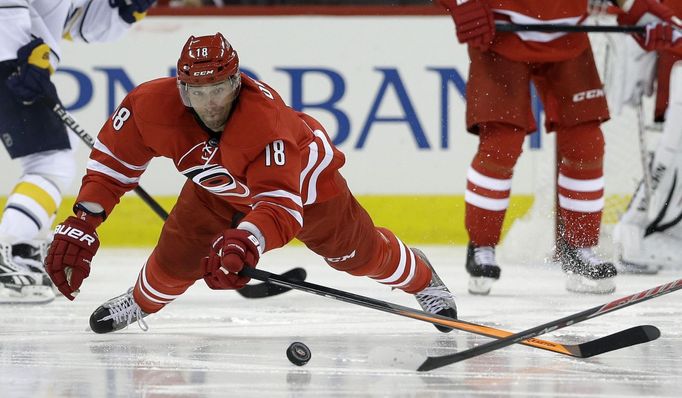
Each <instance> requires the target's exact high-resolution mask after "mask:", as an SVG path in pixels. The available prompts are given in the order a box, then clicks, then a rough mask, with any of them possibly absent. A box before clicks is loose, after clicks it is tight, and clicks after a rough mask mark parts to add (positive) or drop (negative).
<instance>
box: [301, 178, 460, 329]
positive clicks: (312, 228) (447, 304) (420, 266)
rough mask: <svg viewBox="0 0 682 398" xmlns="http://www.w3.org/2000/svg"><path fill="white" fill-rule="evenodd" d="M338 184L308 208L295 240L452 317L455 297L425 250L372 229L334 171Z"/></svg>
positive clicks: (334, 264) (383, 230) (347, 269)
mask: <svg viewBox="0 0 682 398" xmlns="http://www.w3.org/2000/svg"><path fill="white" fill-rule="evenodd" d="M336 182H337V186H338V187H339V191H340V192H339V194H338V195H337V196H335V197H334V198H332V199H330V200H328V201H325V202H322V203H317V204H313V205H310V206H306V208H305V223H304V226H303V229H301V231H300V232H299V234H298V235H297V238H298V239H299V240H301V241H302V242H303V243H305V245H306V246H307V247H308V248H310V249H311V250H312V251H314V252H315V253H317V254H319V255H321V256H322V257H324V259H325V261H326V262H327V264H329V265H330V266H331V267H333V268H335V269H337V270H339V271H344V272H347V273H349V274H351V275H356V276H368V277H370V278H372V279H374V280H375V281H377V282H379V283H382V284H384V285H386V286H390V287H392V288H396V289H401V290H403V291H405V292H406V293H410V294H414V295H415V298H416V299H417V301H418V302H419V304H420V305H421V306H422V308H424V310H425V311H429V312H431V313H437V314H440V315H444V316H448V317H452V318H456V317H457V307H456V305H455V300H454V297H453V295H452V294H451V293H450V291H449V290H448V289H447V287H446V286H445V284H444V283H443V281H442V280H441V279H440V278H439V277H438V275H437V274H436V273H435V270H434V269H433V267H432V266H431V264H430V263H429V261H428V260H427V258H426V256H425V255H424V253H422V252H421V251H419V250H417V249H410V248H409V247H407V246H406V245H405V244H404V243H403V242H402V241H401V240H400V239H399V238H398V237H397V236H395V234H393V232H391V231H389V230H388V229H386V228H381V227H375V226H374V223H373V222H372V219H371V218H370V216H369V214H367V212H366V211H365V210H364V209H363V208H362V207H361V206H360V204H359V203H358V202H357V201H356V200H355V198H354V197H353V195H352V194H351V192H350V191H349V190H348V187H347V186H346V182H345V180H344V179H343V177H341V176H340V175H337V179H336ZM439 330H441V331H443V332H449V331H450V329H449V328H439Z"/></svg>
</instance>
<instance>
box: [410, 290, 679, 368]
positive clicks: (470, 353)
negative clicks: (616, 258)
mask: <svg viewBox="0 0 682 398" xmlns="http://www.w3.org/2000/svg"><path fill="white" fill-rule="evenodd" d="M678 289H682V279H678V280H676V281H673V282H669V283H666V284H664V285H661V286H657V287H654V288H652V289H648V290H644V291H642V292H639V293H635V294H632V295H630V296H627V297H623V298H620V299H618V300H614V301H612V302H610V303H607V304H604V305H600V306H597V307H594V308H590V309H589V310H586V311H582V312H579V313H577V314H573V315H569V316H566V317H563V318H561V319H557V320H555V321H552V322H548V323H545V324H543V325H540V326H536V327H534V328H530V329H528V330H524V331H523V332H519V333H516V334H513V335H511V336H508V337H505V338H503V339H500V340H496V341H492V342H490V343H486V344H482V345H480V346H477V347H474V348H471V349H469V350H466V351H462V352H458V353H455V354H450V355H443V356H438V357H428V358H427V359H426V361H424V363H422V364H421V366H420V367H419V368H418V369H417V370H418V371H427V370H433V369H437V368H440V367H443V366H447V365H450V364H453V363H456V362H459V361H463V360H465V359H469V358H473V357H475V356H478V355H482V354H485V353H488V352H490V351H494V350H499V349H500V348H504V347H507V346H510V345H512V344H515V343H520V342H522V341H524V340H526V339H529V338H534V337H536V336H540V335H542V334H545V333H549V332H552V331H554V330H558V329H561V328H564V327H566V326H570V325H574V324H576V323H579V322H582V321H585V320H587V319H591V318H595V317H598V316H600V315H604V314H607V313H609V312H612V311H616V310H619V309H622V308H625V307H629V306H631V305H634V304H638V303H641V302H643V301H646V300H650V299H652V298H655V297H658V296H662V295H664V294H668V293H672V292H674V291H676V290H678Z"/></svg>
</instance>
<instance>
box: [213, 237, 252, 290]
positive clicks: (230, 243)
mask: <svg viewBox="0 0 682 398" xmlns="http://www.w3.org/2000/svg"><path fill="white" fill-rule="evenodd" d="M259 246H260V243H259V242H258V239H256V237H255V236H253V235H252V234H251V233H250V232H248V231H244V230H241V229H228V230H227V231H225V232H223V233H222V234H220V235H219V236H217V237H216V239H214V241H213V245H212V246H211V252H210V253H209V255H208V257H204V259H203V261H202V266H203V267H204V281H206V284H207V285H208V287H210V288H211V289H215V290H221V289H241V288H243V287H244V286H245V285H246V284H247V283H248V282H249V281H250V280H251V278H249V277H246V276H239V275H238V273H239V271H241V270H242V269H243V268H244V267H245V266H248V267H253V268H255V267H256V264H258V259H260V251H259Z"/></svg>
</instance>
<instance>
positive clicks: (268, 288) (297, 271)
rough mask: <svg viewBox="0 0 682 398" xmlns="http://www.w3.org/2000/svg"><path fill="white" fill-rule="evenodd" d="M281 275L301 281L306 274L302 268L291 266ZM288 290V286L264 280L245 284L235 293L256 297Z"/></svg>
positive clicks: (273, 294) (269, 295)
mask: <svg viewBox="0 0 682 398" xmlns="http://www.w3.org/2000/svg"><path fill="white" fill-rule="evenodd" d="M281 276H283V277H285V278H288V279H291V280H295V281H299V282H303V281H304V280H305V278H306V277H307V276H308V275H307V273H306V271H305V269H303V268H292V269H290V270H289V271H287V272H285V273H283V274H282V275H281ZM289 290H291V288H289V287H284V286H281V285H277V284H274V283H270V282H264V283H256V284H253V285H246V286H244V287H243V288H241V289H239V290H237V293H239V295H241V296H242V297H245V298H250V299H256V298H265V297H272V296H276V295H278V294H282V293H286V292H288V291H289Z"/></svg>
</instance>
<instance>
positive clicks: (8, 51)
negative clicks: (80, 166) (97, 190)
mask: <svg viewBox="0 0 682 398" xmlns="http://www.w3.org/2000/svg"><path fill="white" fill-rule="evenodd" d="M153 1H154V0H116V1H111V0H110V1H107V0H74V1H64V0H31V1H26V0H0V21H1V22H2V23H0V36H2V42H1V43H0V134H1V136H2V142H3V144H4V145H5V148H6V149H7V152H8V153H9V155H10V157H11V158H12V159H16V160H17V161H18V162H20V163H21V166H22V169H23V173H22V175H21V177H20V178H19V181H18V182H17V183H16V184H15V186H14V188H13V189H12V190H11V193H10V195H9V197H8V199H7V203H6V205H5V209H4V212H3V213H2V220H0V303H15V302H17V303H45V302H49V301H52V300H53V299H54V297H55V295H54V292H53V290H52V283H51V282H50V279H49V278H48V276H47V275H46V274H45V270H44V268H43V258H44V254H45V253H44V251H45V247H46V244H47V239H48V238H49V231H50V230H51V227H52V221H53V219H54V215H55V212H56V211H57V208H58V207H59V205H60V203H61V201H62V192H63V191H64V189H66V188H68V187H69V186H70V185H71V183H72V180H73V177H74V173H75V161H74V154H73V149H72V147H73V145H72V143H71V142H70V138H71V137H70V135H69V134H67V132H66V129H65V127H64V125H63V124H62V122H61V120H60V119H59V118H58V117H57V116H56V115H55V114H54V113H53V112H52V105H54V103H56V102H59V97H58V95H57V91H56V89H55V86H54V84H52V82H51V80H50V75H52V73H53V72H54V70H55V69H56V68H57V67H58V65H59V62H60V57H61V46H60V42H61V39H62V38H64V39H67V40H81V41H84V42H86V43H87V42H95V41H109V40H113V39H116V38H118V37H119V36H121V35H122V34H123V33H124V32H125V31H126V30H128V28H130V26H132V24H133V23H134V22H135V21H137V20H139V19H141V18H142V17H143V16H144V13H145V11H146V10H147V8H148V7H149V6H150V5H151V4H152V3H153Z"/></svg>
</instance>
